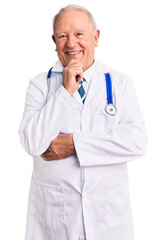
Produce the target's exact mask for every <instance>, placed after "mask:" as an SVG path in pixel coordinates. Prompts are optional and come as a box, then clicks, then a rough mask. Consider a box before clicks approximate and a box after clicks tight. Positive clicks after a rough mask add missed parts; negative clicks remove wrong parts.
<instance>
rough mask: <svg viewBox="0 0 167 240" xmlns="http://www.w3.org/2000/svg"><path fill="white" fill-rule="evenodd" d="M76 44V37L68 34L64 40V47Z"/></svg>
mask: <svg viewBox="0 0 167 240" xmlns="http://www.w3.org/2000/svg"><path fill="white" fill-rule="evenodd" d="M75 45H76V38H75V36H73V35H71V36H68V39H67V42H66V47H68V48H74V47H75Z"/></svg>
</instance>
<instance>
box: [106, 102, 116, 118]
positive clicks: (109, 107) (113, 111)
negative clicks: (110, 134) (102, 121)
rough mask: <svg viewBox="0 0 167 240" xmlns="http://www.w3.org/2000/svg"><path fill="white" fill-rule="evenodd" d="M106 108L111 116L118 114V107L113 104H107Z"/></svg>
mask: <svg viewBox="0 0 167 240" xmlns="http://www.w3.org/2000/svg"><path fill="white" fill-rule="evenodd" d="M105 110H106V113H108V114H109V115H111V116H114V115H115V114H116V112H117V109H116V107H115V106H114V105H113V104H111V103H110V104H107V106H106V109H105Z"/></svg>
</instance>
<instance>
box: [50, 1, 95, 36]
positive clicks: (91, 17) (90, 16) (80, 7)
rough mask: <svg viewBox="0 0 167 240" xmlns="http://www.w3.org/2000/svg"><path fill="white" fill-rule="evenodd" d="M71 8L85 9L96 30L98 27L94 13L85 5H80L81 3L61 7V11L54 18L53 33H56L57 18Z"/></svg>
mask: <svg viewBox="0 0 167 240" xmlns="http://www.w3.org/2000/svg"><path fill="white" fill-rule="evenodd" d="M70 8H72V9H75V10H81V11H83V12H84V13H86V14H87V16H88V17H89V19H90V22H91V25H92V27H93V30H95V29H96V28H97V26H96V22H95V20H94V17H93V15H92V14H91V13H90V12H89V10H88V9H86V8H85V7H82V6H79V5H75V4H71V5H68V6H66V7H63V8H61V9H60V10H59V12H58V13H57V14H56V15H55V16H54V18H53V33H54V34H55V22H56V20H57V18H58V17H59V16H60V15H61V14H62V13H63V12H65V11H66V10H67V9H70Z"/></svg>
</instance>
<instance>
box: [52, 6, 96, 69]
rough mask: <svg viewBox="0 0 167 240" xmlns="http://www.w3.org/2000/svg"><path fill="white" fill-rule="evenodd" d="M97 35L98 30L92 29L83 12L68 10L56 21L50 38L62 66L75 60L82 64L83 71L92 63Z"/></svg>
mask: <svg viewBox="0 0 167 240" xmlns="http://www.w3.org/2000/svg"><path fill="white" fill-rule="evenodd" d="M99 35H100V32H99V30H94V29H93V26H92V24H91V22H90V19H89V17H88V16H87V14H86V13H85V12H83V11H82V10H75V9H68V10H66V11H65V12H64V13H62V14H61V15H60V16H59V17H58V19H57V20H56V22H55V34H54V35H53V36H52V38H53V40H54V42H55V44H56V51H57V54H58V57H59V59H60V61H61V62H62V64H63V65H64V66H67V65H68V63H69V62H70V60H71V59H75V60H78V61H80V62H81V63H82V65H83V66H84V71H85V70H86V69H88V68H89V67H90V66H91V65H92V64H93V62H94V53H95V47H97V46H98V39H99Z"/></svg>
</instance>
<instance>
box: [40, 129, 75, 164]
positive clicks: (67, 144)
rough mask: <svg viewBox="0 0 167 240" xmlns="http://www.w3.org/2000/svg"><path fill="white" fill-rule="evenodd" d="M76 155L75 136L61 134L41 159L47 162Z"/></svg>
mask: <svg viewBox="0 0 167 240" xmlns="http://www.w3.org/2000/svg"><path fill="white" fill-rule="evenodd" d="M75 153H76V151H75V147H74V142H73V134H61V135H59V136H57V137H56V138H55V139H54V140H52V141H51V144H50V146H49V148H48V149H47V150H46V152H44V153H43V154H42V155H41V157H42V158H43V159H44V160H46V161H51V160H60V159H64V158H67V157H70V156H72V155H74V154H75Z"/></svg>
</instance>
